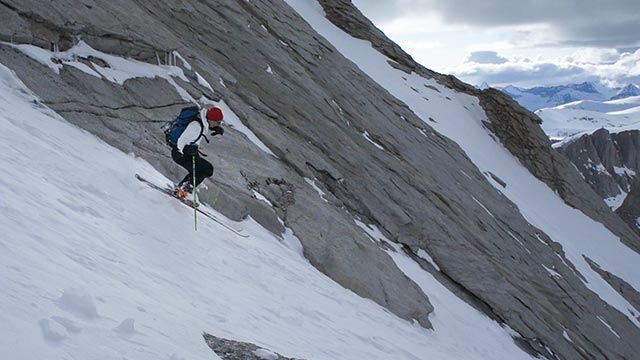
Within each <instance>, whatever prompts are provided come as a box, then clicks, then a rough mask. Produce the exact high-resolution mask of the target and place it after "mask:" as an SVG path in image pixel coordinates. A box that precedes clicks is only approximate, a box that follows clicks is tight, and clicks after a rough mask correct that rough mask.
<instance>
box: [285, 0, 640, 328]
mask: <svg viewBox="0 0 640 360" xmlns="http://www.w3.org/2000/svg"><path fill="white" fill-rule="evenodd" d="M286 1H287V3H288V4H289V5H290V6H292V7H293V8H294V9H295V10H296V11H297V12H298V13H300V14H301V15H302V16H303V17H304V19H305V20H306V21H307V22H308V23H309V24H311V26H312V27H313V28H314V29H315V30H316V31H317V32H318V33H320V34H321V35H322V36H324V37H325V38H326V39H327V40H328V41H329V42H331V44H333V45H334V46H335V47H336V48H337V49H338V51H340V52H341V53H342V54H343V55H344V56H345V57H347V58H348V59H350V60H351V61H353V62H354V63H355V64H356V65H357V66H358V67H359V68H360V69H361V70H362V71H364V72H365V73H366V74H368V75H369V76H370V77H371V78H372V79H373V80H375V81H376V82H378V84H380V85H381V86H382V87H384V88H385V89H387V90H388V91H389V92H390V93H391V94H393V95H394V96H396V97H397V98H398V99H400V100H401V101H403V102H405V103H406V104H407V105H408V106H409V107H410V108H411V109H412V110H413V112H414V113H415V114H416V115H418V116H419V117H420V118H421V119H423V121H424V122H425V123H427V124H428V125H429V126H430V127H433V128H434V129H435V130H436V131H438V132H439V133H441V134H442V135H444V136H447V137H448V138H450V139H451V140H453V141H455V142H456V143H458V145H460V147H461V148H462V149H463V150H464V151H465V152H466V154H467V155H468V156H469V158H470V159H471V161H473V163H474V164H475V165H476V166H477V167H478V168H479V169H480V171H482V172H483V173H485V174H489V173H493V174H496V175H497V176H498V177H499V178H500V179H502V180H504V181H505V182H506V184H507V186H506V187H503V186H501V185H500V184H498V183H496V182H495V180H493V179H492V178H491V177H490V176H489V175H487V179H488V181H489V182H490V183H491V184H492V185H494V186H495V188H496V189H497V190H498V191H500V192H502V193H503V194H504V195H505V196H507V197H508V198H509V199H510V200H511V201H513V202H514V203H515V204H516V205H517V206H518V208H519V209H520V212H521V213H522V215H523V216H524V217H525V219H527V221H529V222H530V223H531V224H532V225H534V226H536V227H538V228H539V229H541V230H543V231H544V232H545V233H546V234H547V235H549V236H550V237H551V239H553V240H554V241H556V242H559V243H560V244H561V245H562V246H563V248H564V250H565V252H566V256H567V258H568V259H569V260H570V261H571V262H573V264H574V265H575V266H576V267H577V269H578V271H580V273H581V274H582V275H583V276H584V278H585V279H587V281H586V282H585V285H586V286H587V287H588V288H589V289H591V290H592V291H594V292H595V293H596V294H598V295H599V296H600V297H601V298H602V299H603V300H604V301H606V302H608V303H609V304H610V305H612V306H613V307H615V308H616V309H618V310H619V311H620V312H621V313H623V314H625V315H626V316H627V317H628V318H629V320H631V321H632V322H633V323H634V324H635V325H636V326H638V327H640V321H639V320H638V319H636V316H637V314H639V313H640V311H639V310H640V309H634V307H633V306H632V305H631V304H630V303H629V302H628V301H626V300H625V299H624V298H623V297H622V296H620V294H619V293H618V292H617V291H616V290H615V289H613V288H612V287H611V286H610V285H609V284H608V283H607V282H605V281H604V280H603V279H602V278H601V277H600V275H598V274H597V273H596V272H594V271H593V270H591V268H590V266H589V265H588V263H587V262H586V261H585V259H584V257H583V256H588V257H589V258H591V259H592V260H594V261H595V262H596V263H598V264H599V265H600V266H601V267H602V268H603V269H606V270H607V271H610V272H611V273H613V274H615V275H617V276H618V277H620V278H622V279H624V280H625V281H627V282H628V283H629V284H631V285H632V286H633V287H634V288H635V289H640V255H639V254H637V253H635V252H634V251H632V250H630V249H629V248H628V247H627V246H625V245H624V244H623V243H622V242H621V241H620V239H619V238H618V237H616V236H615V235H614V234H612V233H611V232H610V231H609V230H607V229H606V228H605V227H604V226H603V225H602V224H600V223H598V222H595V221H593V220H592V219H591V218H589V217H587V216H586V215H584V214H583V213H582V212H580V211H578V210H576V209H574V208H571V207H569V206H567V205H566V204H565V203H564V201H563V200H562V199H561V198H560V197H559V196H558V195H557V194H556V193H555V192H554V191H553V190H551V189H550V188H549V187H548V186H547V185H546V184H544V183H543V182H541V181H540V180H538V179H537V178H535V177H534V176H533V175H532V174H531V173H530V172H529V171H528V170H527V169H526V168H525V167H524V166H523V165H522V164H521V163H520V162H519V161H518V159H516V158H515V157H514V156H513V155H512V154H511V153H510V152H509V151H508V150H506V149H505V148H504V147H503V146H502V145H501V144H500V143H498V142H496V141H495V140H494V139H493V137H492V136H491V135H490V134H489V132H488V130H486V128H485V127H484V126H483V125H482V120H484V119H486V118H487V116H486V114H485V113H484V111H483V110H482V108H481V107H480V105H479V100H478V99H477V98H474V97H471V96H468V95H466V94H461V93H457V92H455V91H452V90H451V89H448V88H446V87H444V86H442V85H440V84H438V83H437V82H436V81H435V80H433V79H425V78H423V77H421V76H418V75H417V74H411V75H407V74H406V73H404V72H402V71H400V70H397V69H395V68H393V67H391V66H390V65H389V64H388V62H387V58H386V57H385V56H383V55H382V54H380V53H379V52H377V51H376V50H375V49H374V48H372V46H371V44H370V43H369V42H367V41H363V40H359V39H355V38H353V37H351V36H349V35H348V34H346V33H345V32H343V31H342V30H340V29H339V28H337V27H336V26H334V25H333V24H332V23H331V22H329V21H328V20H327V19H326V17H325V14H324V11H323V9H322V7H321V6H320V5H319V4H318V3H317V1H309V0H286ZM425 98H428V99H429V100H426V99H425ZM429 118H433V119H435V120H436V122H432V121H429V120H428V119H429ZM469 196H472V195H471V194H469ZM427 293H428V292H427ZM437 311H438V308H437V307H436V310H435V312H436V313H437Z"/></svg>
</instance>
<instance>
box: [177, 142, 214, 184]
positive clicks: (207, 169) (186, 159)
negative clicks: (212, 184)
mask: <svg viewBox="0 0 640 360" xmlns="http://www.w3.org/2000/svg"><path fill="white" fill-rule="evenodd" d="M171 158H172V159H173V161H175V162H176V164H178V165H180V166H182V167H183V168H185V169H186V170H187V171H188V172H189V173H188V174H187V176H185V177H184V179H182V181H180V185H182V184H185V183H187V182H188V183H190V184H193V180H192V179H193V159H192V157H191V155H184V154H182V153H181V152H180V151H178V148H177V147H175V146H174V147H173V148H172V149H171ZM211 175H213V165H211V163H210V162H208V161H207V160H205V159H203V158H202V157H201V156H200V154H198V155H196V184H195V186H198V185H200V183H201V182H202V180H204V179H206V178H208V177H209V176H211Z"/></svg>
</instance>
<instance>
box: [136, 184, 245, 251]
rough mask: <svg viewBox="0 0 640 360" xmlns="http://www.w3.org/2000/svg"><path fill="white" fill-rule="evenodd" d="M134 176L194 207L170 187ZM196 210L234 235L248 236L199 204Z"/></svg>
mask: <svg viewBox="0 0 640 360" xmlns="http://www.w3.org/2000/svg"><path fill="white" fill-rule="evenodd" d="M135 176H136V179H138V180H139V181H140V182H142V183H144V184H146V185H147V186H149V187H150V188H152V189H155V190H158V191H160V192H161V193H163V194H166V195H169V196H171V197H172V198H174V199H176V200H178V201H180V202H181V203H183V204H184V205H186V206H188V207H190V208H193V207H194V204H193V201H192V200H190V199H185V198H181V197H179V196H176V195H175V194H174V193H173V190H172V189H170V188H168V187H162V186H159V185H156V184H154V183H152V182H151V181H149V180H147V179H145V178H143V177H142V176H140V175H139V174H136V175H135ZM196 211H197V212H198V213H200V214H202V215H204V216H206V217H207V218H209V219H211V220H213V221H215V222H217V223H218V224H220V225H222V226H223V227H224V228H225V229H227V230H229V231H231V232H232V233H234V234H236V235H238V236H240V237H243V238H248V237H249V235H246V234H242V232H241V231H242V230H236V229H234V228H233V227H231V226H230V225H228V224H225V222H224V221H222V220H220V219H219V218H218V217H217V216H215V215H213V214H210V213H208V212H207V211H205V210H203V209H202V208H201V207H200V206H199V205H198V206H197V207H196Z"/></svg>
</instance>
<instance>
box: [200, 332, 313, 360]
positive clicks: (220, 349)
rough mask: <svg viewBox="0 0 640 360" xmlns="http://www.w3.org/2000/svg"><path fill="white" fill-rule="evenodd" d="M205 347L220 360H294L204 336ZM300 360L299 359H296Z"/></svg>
mask: <svg viewBox="0 0 640 360" xmlns="http://www.w3.org/2000/svg"><path fill="white" fill-rule="evenodd" d="M203 336H204V340H205V341H206V342H207V345H209V347H210V348H211V350H213V351H214V352H215V353H216V355H218V356H219V357H220V358H221V359H222V360H296V359H295V358H288V357H284V356H282V355H280V354H278V353H275V352H273V351H270V350H267V349H263V348H261V347H259V346H257V345H254V344H250V343H245V342H240V341H234V340H229V339H223V338H219V337H216V336H213V335H209V334H204V335H203ZM298 360H301V359H298Z"/></svg>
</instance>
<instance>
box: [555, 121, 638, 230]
mask: <svg viewBox="0 0 640 360" xmlns="http://www.w3.org/2000/svg"><path fill="white" fill-rule="evenodd" d="M558 150H559V151H560V152H562V153H563V154H564V155H566V156H567V157H568V158H569V159H570V160H571V162H572V163H573V164H574V165H575V166H576V168H577V169H578V170H579V171H580V173H581V174H582V176H583V177H584V179H585V180H586V182H587V183H588V184H589V185H591V187H592V188H593V190H594V191H595V192H596V193H597V194H598V195H600V197H601V198H603V199H611V198H614V197H616V196H624V195H625V194H628V195H627V197H626V198H625V201H624V203H623V204H622V205H620V204H617V205H616V206H620V207H619V208H618V209H616V213H617V214H618V215H620V217H621V218H622V219H623V220H624V221H625V222H626V223H627V225H629V227H631V228H632V229H634V230H636V232H638V231H640V230H639V229H638V227H637V224H636V219H637V218H638V217H639V216H640V203H639V202H638V199H637V196H638V195H637V192H638V191H639V190H640V189H636V187H637V186H636V185H635V184H636V182H637V180H636V175H637V174H638V172H640V158H639V155H638V154H639V153H640V131H637V130H631V131H623V132H620V133H609V131H607V130H606V129H600V130H597V131H595V132H594V133H593V134H590V135H584V136H582V137H580V138H579V139H576V140H575V141H573V142H570V143H568V144H565V145H563V146H562V147H559V148H558Z"/></svg>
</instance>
